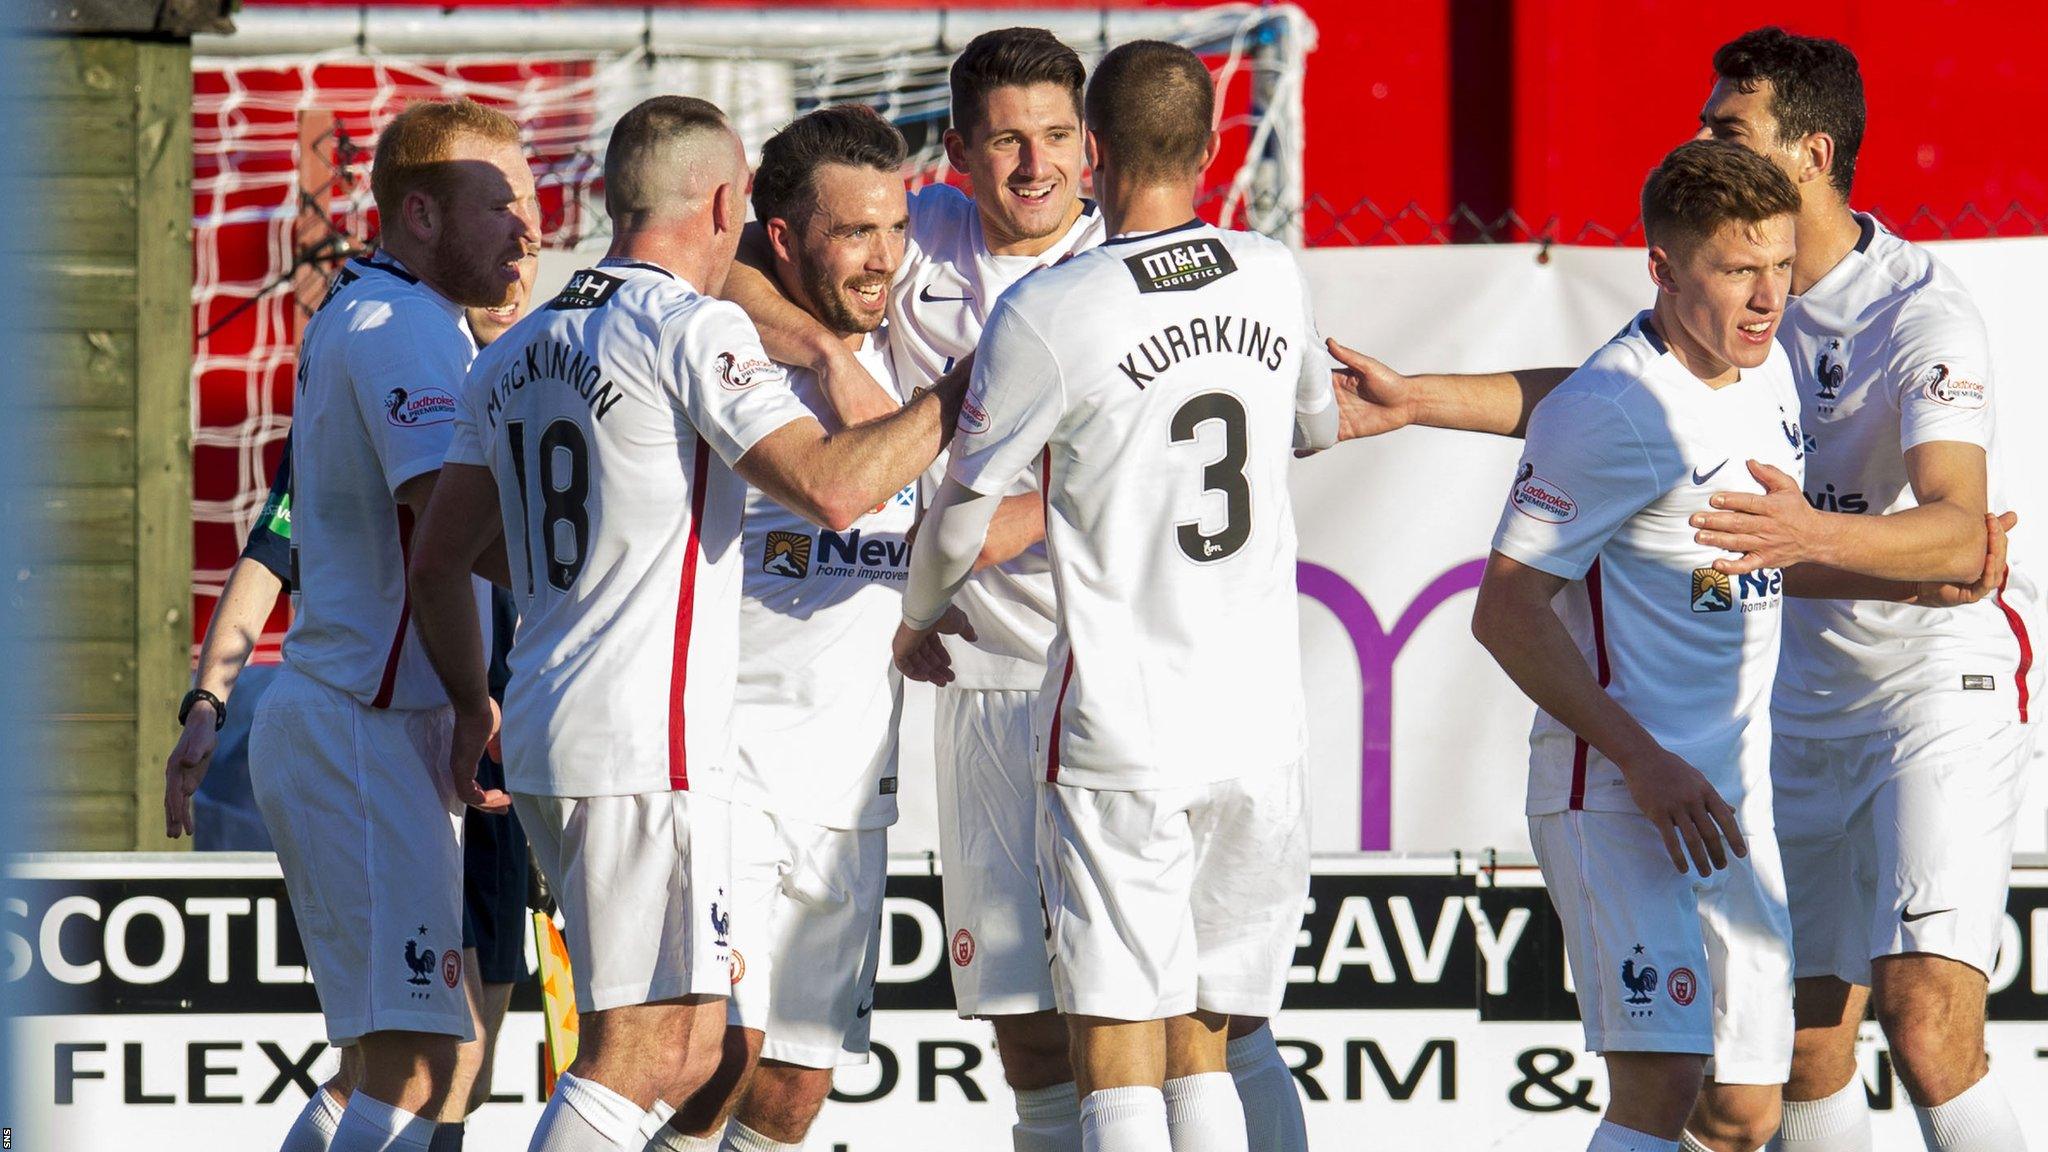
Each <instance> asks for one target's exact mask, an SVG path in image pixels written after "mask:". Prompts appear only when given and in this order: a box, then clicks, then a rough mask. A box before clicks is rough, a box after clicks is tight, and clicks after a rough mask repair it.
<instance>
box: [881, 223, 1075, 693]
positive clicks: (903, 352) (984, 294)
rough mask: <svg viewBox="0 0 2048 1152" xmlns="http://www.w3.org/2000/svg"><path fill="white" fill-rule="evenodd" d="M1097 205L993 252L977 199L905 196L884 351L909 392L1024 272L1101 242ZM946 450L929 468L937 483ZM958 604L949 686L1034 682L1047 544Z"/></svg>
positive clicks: (976, 336)
mask: <svg viewBox="0 0 2048 1152" xmlns="http://www.w3.org/2000/svg"><path fill="white" fill-rule="evenodd" d="M1102 237H1103V224H1102V213H1101V212H1100V211H1099V210H1097V208H1096V207H1095V205H1094V204H1093V203H1091V202H1088V201H1083V202H1082V211H1081V215H1080V218H1079V219H1077V220H1075V221H1074V223H1073V225H1072V226H1070V227H1069V228H1068V229H1067V231H1066V232H1065V233H1064V234H1063V235H1062V236H1061V237H1060V238H1059V240H1058V241H1057V242H1056V243H1054V244H1053V246H1052V247H1051V248H1048V249H1046V250H1045V251H1044V252H1042V253H1039V254H1038V255H1036V256H998V255H996V254H994V253H992V252H990V251H989V250H988V241H987V240H986V238H984V237H983V235H982V231H981V209H980V208H979V207H978V206H977V205H976V204H975V202H974V200H973V199H972V198H970V197H968V196H967V195H965V194H964V193H962V192H961V191H960V190H959V189H957V188H953V187H950V186H948V185H944V184H938V185H933V186H931V187H928V188H924V189H920V190H919V191H918V192H916V193H915V194H913V195H912V196H911V198H910V236H909V242H908V244H907V245H906V246H905V250H904V256H903V265H902V268H901V269H900V270H899V272H898V273H897V276H896V280H895V282H894V285H893V286H892V287H891V288H890V292H889V320H890V324H891V327H892V329H893V331H892V333H891V336H890V340H889V348H890V358H891V360H892V361H893V363H894V364H895V367H896V378H897V379H898V380H899V381H901V382H902V385H903V387H904V388H905V389H906V390H907V391H909V392H916V391H917V390H919V389H922V388H928V387H930V386H931V385H932V383H933V382H934V381H936V380H937V379H938V378H939V377H941V376H943V375H945V374H946V371H947V370H948V369H950V368H951V367H952V366H953V365H954V364H955V363H957V362H958V361H960V360H962V359H965V358H966V356H967V354H968V353H969V352H972V351H974V348H975V345H976V344H978V343H979V342H980V340H981V331H982V327H983V326H984V325H985V324H987V323H988V318H989V316H990V315H991V314H993V313H994V311H995V307H996V301H997V300H998V299H1000V298H1001V297H1002V295H1003V293H1004V292H1006V291H1008V290H1009V287H1010V286H1011V285H1012V284H1015V283H1016V282H1017V281H1019V280H1021V279H1023V278H1024V277H1025V276H1027V275H1029V274H1030V273H1032V272H1034V271H1036V270H1038V269H1040V268H1045V267H1050V266H1051V265H1054V264H1057V263H1059V262H1060V261H1061V260H1063V259H1065V258H1066V257H1067V256H1069V255H1070V254H1072V253H1075V252H1081V251H1085V250H1087V249H1089V248H1093V247H1094V246H1095V245H1097V244H1100V243H1102ZM945 475H946V456H945V454H944V453H941V454H940V455H939V458H938V459H937V460H936V461H934V462H933V464H932V468H931V471H930V472H928V473H927V474H926V477H927V479H928V481H929V482H930V487H931V489H932V490H933V491H936V490H937V487H938V483H939V481H941V480H943V479H944V478H945ZM1035 491H1037V478H1036V477H1034V476H1029V475H1027V476H1022V477H1019V478H1018V481H1017V484H1016V486H1015V487H1014V488H1013V489H1012V490H1011V492H1010V494H1011V495H1021V494H1024V493H1029V492H1035ZM953 602H954V603H955V604H957V605H959V607H960V610H961V611H962V612H964V613H966V615H967V619H968V620H969V621H970V622H971V623H972V624H973V625H974V632H975V636H976V640H975V641H974V643H973V644H967V643H964V642H960V641H953V642H951V644H950V645H949V647H950V649H951V651H952V653H953V671H954V673H955V674H956V675H957V676H958V679H956V680H955V681H954V686H955V687H960V688H981V689H1025V690H1030V689H1035V688H1037V687H1038V685H1039V684H1040V683H1041V682H1042V681H1043V680H1044V679H1045V652H1046V648H1047V646H1049V645H1050V644H1051V643H1052V619H1053V590H1052V572H1051V569H1050V568H1049V567H1048V566H1047V563H1046V558H1045V545H1044V544H1043V543H1042V542H1041V543H1038V544H1034V545H1032V546H1031V547H1030V548H1028V549H1026V550H1025V551H1024V552H1023V553H1022V554H1020V555H1018V556H1017V557H1016V558H1015V559H1013V560H1011V561H1009V562H1008V563H1006V564H1001V565H998V566H996V567H994V568H984V569H982V570H981V571H980V572H976V573H975V574H974V575H972V576H971V577H969V578H968V581H967V583H966V585H965V586H963V587H962V588H961V589H960V594H959V595H958V596H956V597H955V598H954V601H953Z"/></svg>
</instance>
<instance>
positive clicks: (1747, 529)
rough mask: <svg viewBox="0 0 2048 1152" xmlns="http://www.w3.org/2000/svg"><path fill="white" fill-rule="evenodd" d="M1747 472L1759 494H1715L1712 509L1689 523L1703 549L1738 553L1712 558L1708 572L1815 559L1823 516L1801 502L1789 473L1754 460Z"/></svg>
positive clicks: (1751, 569)
mask: <svg viewBox="0 0 2048 1152" xmlns="http://www.w3.org/2000/svg"><path fill="white" fill-rule="evenodd" d="M1749 474H1750V475H1751V476H1754V477H1756V482H1757V483H1759V484H1761V485H1763V488H1764V490H1763V494H1762V495H1760V496H1759V495H1757V494H1755V493H1752V492H1716V493H1714V497H1713V499H1712V500H1711V501H1709V503H1711V504H1712V505H1713V506H1714V507H1715V508H1717V509H1720V511H1717V512H1701V513H1698V514H1696V515H1694V516H1693V518H1692V520H1691V521H1690V523H1691V524H1692V526H1693V527H1694V528H1697V529H1699V531H1698V532H1695V533H1693V539H1694V540H1697V541H1699V542H1700V543H1701V544H1704V545H1706V546H1707V547H1709V548H1719V549H1721V550H1722V551H1725V552H1739V553H1741V555H1740V556H1737V557H1736V558H1734V559H1732V560H1730V559H1725V558H1724V559H1720V560H1716V561H1714V571H1716V572H1720V573H1724V574H1726V575H1729V576H1741V575H1743V574H1745V573H1749V572H1754V571H1756V570H1757V569H1759V568H1789V567H1791V566H1792V565H1794V564H1799V563H1802V562H1805V561H1808V560H1818V559H1819V558H1820V557H1819V552H1820V550H1821V542H1822V540H1823V538H1824V537H1825V536H1826V535H1827V532H1828V521H1827V517H1826V516H1825V515H1823V514H1821V513H1820V512H1817V511H1815V510H1814V507H1813V505H1811V504H1808V503H1807V502H1806V493H1804V492H1802V491H1800V490H1799V482H1798V481H1796V480H1794V479H1792V477H1791V476H1789V475H1787V474H1786V473H1784V472H1782V471H1780V470H1779V469H1776V468H1773V467H1771V466H1770V465H1769V464H1762V463H1759V462H1757V461H1755V460H1751V461H1750V462H1749Z"/></svg>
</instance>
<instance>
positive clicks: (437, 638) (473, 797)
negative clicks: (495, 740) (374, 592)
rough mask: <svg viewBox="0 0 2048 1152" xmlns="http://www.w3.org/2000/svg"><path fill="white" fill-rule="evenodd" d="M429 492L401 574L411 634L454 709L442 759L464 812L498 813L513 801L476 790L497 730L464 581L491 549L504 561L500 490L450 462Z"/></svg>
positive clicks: (479, 471) (485, 473)
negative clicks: (479, 769)
mask: <svg viewBox="0 0 2048 1152" xmlns="http://www.w3.org/2000/svg"><path fill="white" fill-rule="evenodd" d="M428 489H429V494H430V496H431V498H430V499H427V500H426V501H425V505H426V506H425V510H424V512H423V513H422V514H421V516H420V522H419V527H418V528H417V529H416V530H415V531H414V532H413V542H412V560H411V562H410V563H409V564H408V565H407V567H406V584H407V588H408V589H409V590H410V591H411V593H412V622H413V629H414V631H416V632H417V633H418V634H419V638H420V646H421V647H422V648H424V649H425V650H426V653H427V659H428V661H430V662H431V663H432V664H433V666H434V673H435V674H436V675H437V676H439V677H440V678H441V685H442V687H444V688H445V689H446V690H447V692H448V702H449V703H450V704H451V705H453V706H454V709H455V735H454V739H453V741H452V742H451V743H450V746H449V751H448V769H449V772H450V773H451V774H452V775H453V777H454V780H455V794H456V796H457V797H458V798H459V799H461V800H462V802H463V803H465V804H469V805H472V806H474V807H477V808H482V809H484V810H485V811H492V812H497V811H503V810H504V809H505V808H506V807H507V806H509V805H510V804H511V798H510V797H508V796H506V795H505V794H504V793H503V792H500V791H498V790H496V789H492V790H490V791H488V792H487V791H485V790H484V789H482V788H479V787H478V786H477V783H476V765H477V760H478V758H480V757H481V756H482V755H483V752H484V745H485V743H487V742H488V741H489V740H490V738H491V736H492V735H493V733H494V732H495V730H496V724H495V722H494V716H495V712H494V709H493V708H492V706H491V692H490V676H489V671H488V668H489V665H488V661H487V659H486V655H485V653H484V640H483V628H482V626H481V624H480V623H479V621H478V620H477V614H476V596H475V593H474V592H473V590H472V588H471V585H470V573H471V572H473V571H475V570H476V569H477V568H478V567H479V565H480V564H481V563H482V562H483V559H484V556H485V554H486V553H487V552H489V551H490V550H491V549H492V548H493V547H495V548H496V549H497V551H498V557H499V561H500V563H502V562H503V560H504V527H503V524H502V522H501V521H500V520H499V514H498V484H497V481H496V480H494V479H493V478H492V477H491V473H490V470H489V469H488V468H485V467H483V466H481V465H477V464H463V463H455V462H452V461H451V462H450V463H448V464H446V465H444V466H443V467H442V468H441V470H440V475H439V477H438V478H437V479H433V480H430V481H429V485H428ZM507 582H508V583H509V580H508V581H507Z"/></svg>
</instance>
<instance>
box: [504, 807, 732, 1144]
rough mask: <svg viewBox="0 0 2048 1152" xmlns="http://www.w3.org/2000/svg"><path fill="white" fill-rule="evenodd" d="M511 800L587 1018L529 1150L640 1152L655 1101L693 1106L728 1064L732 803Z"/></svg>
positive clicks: (582, 1014) (582, 1016) (581, 1015)
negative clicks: (559, 921) (557, 917)
mask: <svg viewBox="0 0 2048 1152" xmlns="http://www.w3.org/2000/svg"><path fill="white" fill-rule="evenodd" d="M513 803H514V807H515V808H516V810H517V811H518V813H519V817H520V823H521V825H522V826H523V827H524V829H525V831H526V835H527V836H528V838H529V839H530V840H531V841H532V844H533V852H534V858H535V860H536V861H537V862H538V863H539V864H540V867H541V871H542V872H543V873H544V874H545V875H546V877H547V880H548V883H549V885H550V887H551V889H552V890H553V892H554V894H555V898H556V900H557V901H558V902H559V904H560V907H561V913H562V918H563V920H564V922H565V925H566V928H565V931H564V933H563V935H564V937H565V939H566V941H567V943H568V945H569V950H570V963H571V966H572V969H573V970H574V972H575V978H576V1006H577V1010H578V1013H579V1023H578V1028H579V1036H578V1041H577V1050H576V1059H575V1061H574V1062H572V1063H571V1064H570V1066H569V1068H568V1069H567V1070H566V1071H565V1072H563V1074H562V1075H561V1077H559V1078H558V1079H557V1081H556V1086H555V1093H554V1095H553V1096H552V1097H551V1098H550V1099H549V1100H548V1104H547V1107H546V1108H545V1109H544V1110H543V1111H542V1113H541V1118H540V1123H539V1125H538V1126H537V1127H536V1129H535V1131H534V1136H533V1142H532V1144H531V1145H530V1148H531V1152H614V1150H618V1152H639V1150H640V1148H641V1147H643V1145H644V1138H643V1137H642V1135H641V1133H642V1130H643V1128H644V1127H645V1126H646V1124H647V1121H648V1116H649V1114H650V1113H651V1112H653V1111H654V1105H655V1102H656V1101H657V1100H662V1101H668V1102H671V1103H674V1102H680V1101H685V1100H687V1099H688V1098H689V1097H690V1095H691V1094H692V1093H693V1092H695V1091H696V1090H697V1089H698V1088H699V1087H701V1086H702V1085H703V1084H704V1082H705V1081H706V1080H708V1079H709V1078H710V1076H711V1074H712V1072H713V1070H714V1069H715V1068H716V1067H717V1066H718V1063H719V1055H720V1048H721V1041H722V1038H723V1035H724V1030H725V1013H726V997H727V994H728V993H729V992H730V991H731V988H732V971H731V967H730V962H729V958H728V954H727V951H726V937H725V932H726V928H727V924H728V920H729V917H730V915H731V911H730V906H729V898H728V897H727V895H726V892H727V885H728V883H729V879H730V878H729V871H730V855H729V848H728V827H727V825H728V819H729V817H728V813H727V809H726V805H725V804H724V802H723V801H718V800H711V799H707V798H705V797H701V796H693V795H692V794H690V793H688V792H662V793H646V794H641V795H630V796H597V797H584V798H570V797H556V796H530V795H523V794H515V796H514V798H513Z"/></svg>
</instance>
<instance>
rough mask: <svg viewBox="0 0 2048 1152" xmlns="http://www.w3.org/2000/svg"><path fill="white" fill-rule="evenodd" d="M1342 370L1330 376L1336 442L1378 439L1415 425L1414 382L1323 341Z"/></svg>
mask: <svg viewBox="0 0 2048 1152" xmlns="http://www.w3.org/2000/svg"><path fill="white" fill-rule="evenodd" d="M1324 343H1325V344H1327V345H1328V346H1329V350H1330V355H1332V356H1334V357H1336V358H1337V362H1338V363H1339V364H1342V365H1343V367H1342V368H1341V369H1339V370H1337V371H1336V372H1332V373H1331V374H1330V384H1331V388H1332V390H1333V391H1335V392H1336V394H1337V439H1338V441H1339V442H1342V441H1345V440H1356V439H1358V438H1360V437H1362V436H1378V435H1381V434H1382V433H1386V432H1392V431H1394V430H1395V429H1396V428H1406V427H1407V426H1408V425H1409V424H1412V423H1414V421H1415V382H1414V381H1413V380H1410V379H1409V378H1408V377H1406V376H1403V375H1401V374H1400V373H1399V372H1396V371H1394V370H1393V369H1392V368H1389V367H1387V366H1386V365H1385V364H1382V363H1380V362H1379V361H1377V360H1375V359H1373V358H1372V357H1370V356H1367V355H1365V354H1364V353H1362V352H1354V351H1352V350H1351V349H1349V348H1346V347H1345V346H1344V345H1342V344H1339V343H1337V342H1336V341H1335V340H1327V341H1324Z"/></svg>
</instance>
